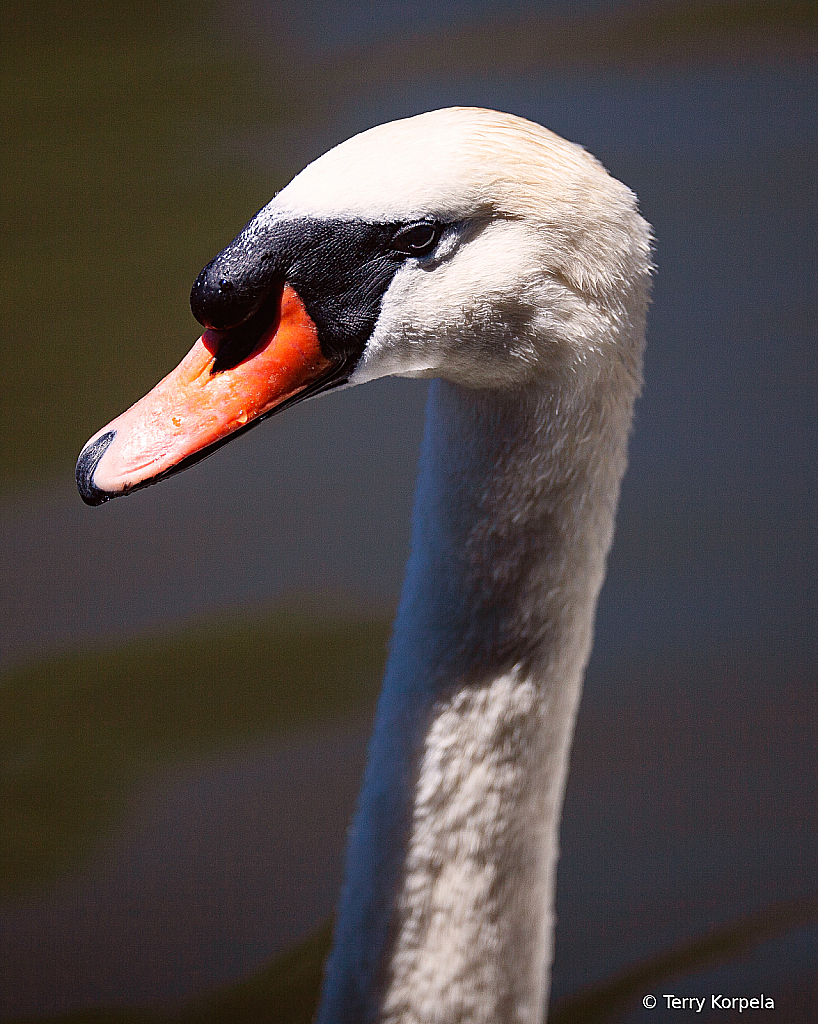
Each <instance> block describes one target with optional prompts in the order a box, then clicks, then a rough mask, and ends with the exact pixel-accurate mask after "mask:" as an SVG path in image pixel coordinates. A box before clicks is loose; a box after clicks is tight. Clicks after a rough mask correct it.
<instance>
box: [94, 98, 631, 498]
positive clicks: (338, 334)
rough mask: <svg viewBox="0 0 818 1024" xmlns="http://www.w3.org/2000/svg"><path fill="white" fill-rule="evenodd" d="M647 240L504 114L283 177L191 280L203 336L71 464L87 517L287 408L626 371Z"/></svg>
mask: <svg viewBox="0 0 818 1024" xmlns="http://www.w3.org/2000/svg"><path fill="white" fill-rule="evenodd" d="M649 273H650V232H649V228H648V226H647V224H646V223H645V222H644V221H643V220H642V218H641V217H640V216H639V214H638V211H637V208H636V201H635V198H634V196H633V194H632V193H631V192H630V191H629V190H628V189H627V188H626V187H625V186H624V185H622V184H621V183H620V182H618V181H616V180H615V179H614V178H612V177H611V176H610V175H608V173H607V172H606V171H605V170H604V168H603V167H602V166H601V165H600V164H599V163H598V161H596V160H595V159H594V158H593V157H592V156H590V155H589V154H588V153H586V152H585V151H584V150H583V149H581V148H580V147H578V146H575V145H573V144H572V143H569V142H566V141H565V140H564V139H561V138H559V137H558V136H556V135H554V134H553V133H551V132H549V131H547V130H546V129H545V128H542V127H540V126H539V125H536V124H533V123H531V122H529V121H526V120H523V119H522V118H518V117H514V116H512V115H509V114H500V113H497V112H495V111H489V110H482V109H477V108H450V109H445V110H438V111H433V112H431V113H427V114H421V115H418V116H416V117H412V118H408V119H405V120H401V121H394V122H391V123H389V124H385V125H381V126H378V127H376V128H372V129H370V130H369V131H366V132H363V133H361V134H360V135H357V136H355V137H354V138H352V139H349V140H348V141H346V142H344V143H342V144H341V145H339V146H337V147H336V148H334V149H332V150H330V151H329V152H328V153H326V154H325V155H324V156H322V157H320V158H319V159H318V160H316V161H315V162H314V163H312V164H310V165H309V166H308V167H306V168H305V169H304V170H303V171H302V172H301V173H300V174H298V175H297V176H296V177H295V178H294V179H293V180H292V181H291V182H290V184H289V185H287V187H286V188H284V189H283V190H282V191H281V192H279V193H278V195H277V196H276V197H275V198H274V199H273V200H272V201H271V202H270V203H269V204H268V205H267V206H265V207H264V208H263V209H262V210H261V211H260V212H259V213H258V214H257V215H256V216H255V217H254V218H253V219H252V220H251V221H250V222H249V223H248V224H247V225H246V226H245V227H244V229H243V230H242V231H241V232H240V233H239V234H238V236H237V237H236V238H235V239H234V240H233V242H231V243H230V245H228V246H227V247H226V248H225V249H224V250H223V251H222V252H221V253H219V254H218V255H217V256H216V257H215V259H213V260H212V261H211V262H210V263H209V264H208V265H207V266H206V267H205V268H204V269H203V270H202V272H201V273H200V274H199V276H198V278H197V279H196V281H195V283H194V285H193V289H192V292H191V308H192V310H193V312H194V314H195V316H196V317H197V319H198V320H199V321H200V322H201V323H202V325H203V326H204V327H205V331H204V333H203V335H202V337H201V338H200V339H199V341H198V342H197V343H196V345H194V347H193V349H192V350H191V351H190V352H189V353H188V355H187V356H186V357H185V359H184V360H183V361H182V363H181V364H180V365H179V367H177V369H176V370H174V371H173V372H172V373H171V374H170V375H169V376H168V377H166V378H165V379H164V380H163V381H161V382H160V383H159V384H158V385H157V386H156V387H155V388H154V389H153V391H151V392H150V393H149V394H148V395H147V396H145V398H143V399H142V400H141V401H140V402H137V403H136V405H134V406H132V407H131V408H130V409H129V410H128V411H127V412H125V413H123V414H122V415H121V416H120V417H118V418H117V419H116V420H114V421H113V422H112V423H110V424H108V426H106V427H104V428H103V429H102V430H101V431H99V432H98V433H97V434H96V435H94V437H92V438H91V439H90V441H89V442H88V443H87V444H86V446H85V447H84V448H83V451H82V453H81V454H80V458H79V461H78V463H77V482H78V485H79V488H80V493H81V495H82V497H83V499H84V500H85V501H86V502H87V503H89V504H100V503H101V502H103V501H107V500H108V499H109V498H112V497H116V496H118V495H120V494H124V493H127V492H128V491H131V490H133V489H135V488H138V487H143V486H146V485H148V484H150V483H154V482H156V481H157V480H159V479H163V478H164V477H166V476H168V475H169V474H171V473H174V472H177V471H178V470H179V469H182V468H185V467H186V466H188V465H190V464H192V463H193V462H196V461H199V460H200V459H201V458H204V457H205V456H206V455H209V454H210V453H211V452H212V451H214V450H215V449H216V448H218V447H220V446H221V445H222V444H224V443H225V442H226V441H228V440H230V439H232V438H233V437H235V436H238V434H239V433H242V432H243V431H244V430H246V429H248V428H249V427H250V426H252V425H254V424H255V423H258V422H260V421H261V420H262V419H264V418H266V417H267V416H269V415H270V414H271V413H273V412H276V411H279V410H280V409H282V408H284V407H286V406H287V405H290V404H292V403H293V402H296V401H301V400H303V399H305V398H307V397H310V396H313V395H315V394H318V393H320V392H322V391H326V390H329V389H330V388H335V387H339V386H349V385H353V384H358V383H363V382H366V381H369V380H374V379H376V378H379V377H383V376H386V375H399V376H407V377H434V376H440V377H445V378H447V379H449V380H451V381H454V382H456V383H459V384H462V385H464V386H467V387H473V388H515V387H525V386H526V385H527V384H528V383H529V382H530V381H531V380H532V379H534V378H537V377H542V376H544V375H545V376H549V375H550V376H552V377H553V378H554V380H555V382H556V381H557V380H558V379H560V378H564V377H570V376H571V375H572V374H576V372H577V370H578V369H579V368H581V367H584V366H587V365H589V364H596V363H599V362H600V361H602V362H604V361H611V360H614V361H617V362H618V363H620V364H621V365H623V366H624V367H625V368H626V370H627V371H628V372H630V373H631V374H632V375H633V376H634V378H638V375H639V363H640V357H641V344H642V337H643V321H644V312H645V305H646V301H647V289H648V277H649Z"/></svg>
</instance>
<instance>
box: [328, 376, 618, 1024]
mask: <svg viewBox="0 0 818 1024" xmlns="http://www.w3.org/2000/svg"><path fill="white" fill-rule="evenodd" d="M609 386H610V381H603V380H602V379H601V378H600V375H599V374H598V373H592V372H591V371H590V370H589V371H588V373H587V375H586V379H585V380H584V381H583V380H580V381H579V382H578V380H577V378H574V379H572V380H571V388H570V389H569V388H567V387H566V389H565V392H564V393H561V392H560V389H559V388H551V389H549V390H546V389H544V388H541V389H539V390H538V389H534V388H532V389H531V390H530V391H528V392H521V391H520V390H519V389H517V390H515V391H514V392H513V393H512V392H510V391H509V392H489V391H474V390H470V389H467V388H464V387H462V386H459V385H456V384H453V383H450V382H446V381H442V380H437V381H434V382H433V383H432V385H431V389H430V395H429V402H428V408H427V421H426V431H425V435H424V441H423V446H422V451H421V460H420V472H419V478H418V488H417V494H416V501H415V510H414V514H413V531H412V538H413V539H412V552H411V556H410V560H409V564H408V567H407V574H406V580H405V583H404V589H403V594H402V598H401V604H400V608H399V613H398V617H397V620H396V625H395V632H394V636H393V640H392V644H391V649H390V656H389V660H388V664H387V670H386V675H385V679H384V686H383V691H382V694H381V698H380V701H379V706H378V713H377V719H376V727H375V733H374V736H373V739H372V742H371V746H370V752H369V759H368V764H367V770H366V775H365V779H364V784H363V789H362V792H361V797H360V802H359V807H358V811H357V814H356V818H355V821H354V823H353V827H352V829H351V833H350V842H349V847H348V853H347V869H346V876H345V885H344V891H343V894H342V899H341V903H340V908H339V918H338V923H337V926H336V936H335V945H334V949H333V953H332V954H331V956H330V959H329V961H328V965H327V970H326V978H325V987H324V994H323V1001H322V1009H321V1012H320V1014H319V1017H318V1020H319V1022H321V1024H330V1022H331V1024H339V1022H346V1021H353V1020H355V1021H370V1022H374V1021H377V1022H379V1024H387V1022H389V1024H398V1022H401V1024H408V1022H415V1021H416V1022H418V1024H420V1022H424V1024H425V1022H433V1021H435V1022H436V1021H440V1022H444V1021H445V1022H446V1024H454V1022H466V1021H468V1022H470V1024H489V1022H492V1024H498V1022H502V1024H535V1022H539V1021H541V1020H542V1019H543V1016H544V1008H545V1006H546V1004H547V998H548V978H549V966H550V962H551V955H552V954H551V948H552V933H553V920H552V907H553V896H554V882H555V874H556V864H557V837H558V828H559V817H560V811H561V806H562V799H563V791H564V785H565V778H566V772H567V765H568V755H569V749H570V742H571V738H572V733H573V727H574V720H575V717H576V709H577V705H578V701H579V695H580V689H581V682H582V675H583V671H584V668H585V664H586V661H587V658H588V653H589V650H590V643H591V634H592V625H593V617H594V609H595V604H596V598H597V594H598V591H599V588H600V586H601V583H602V578H603V573H604V562H605V556H606V554H607V550H608V546H609V544H610V539H611V532H612V527H613V515H614V509H615V505H616V499H617V495H618V488H619V481H620V478H621V475H622V472H623V470H624V465H625V445H626V439H627V431H628V424H629V421H630V411H631V406H632V401H633V396H634V394H635V390H636V388H635V387H633V388H631V390H630V393H629V394H627V393H626V394H625V397H624V399H623V402H622V406H621V408H620V407H616V406H615V405H614V404H612V403H611V402H610V401H600V400H598V393H599V392H600V391H601V389H603V388H604V389H605V390H606V391H607V392H608V394H610V393H611V392H610V387H609ZM622 390H623V389H621V388H620V391H622ZM625 390H626V391H627V389H625ZM614 393H616V389H614Z"/></svg>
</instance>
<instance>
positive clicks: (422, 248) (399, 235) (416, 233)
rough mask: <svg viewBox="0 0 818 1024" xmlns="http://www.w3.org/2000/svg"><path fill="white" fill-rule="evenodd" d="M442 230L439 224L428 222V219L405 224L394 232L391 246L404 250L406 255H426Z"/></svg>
mask: <svg viewBox="0 0 818 1024" xmlns="http://www.w3.org/2000/svg"><path fill="white" fill-rule="evenodd" d="M442 231H443V228H442V226H441V225H440V224H430V223H429V222H428V221H422V222H421V223H420V224H407V225H406V227H403V228H400V229H399V230H398V231H396V232H395V235H394V237H393V239H392V248H393V249H395V250H396V251H397V252H405V253H406V255H407V256H428V255H429V253H430V252H431V251H432V249H434V247H435V246H436V245H437V243H438V239H439V238H440V235H441V233H442Z"/></svg>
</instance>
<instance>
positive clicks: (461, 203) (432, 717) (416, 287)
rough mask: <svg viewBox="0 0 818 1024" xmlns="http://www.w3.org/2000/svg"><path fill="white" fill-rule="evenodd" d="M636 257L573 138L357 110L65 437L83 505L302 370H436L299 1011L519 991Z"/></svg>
mask: <svg viewBox="0 0 818 1024" xmlns="http://www.w3.org/2000/svg"><path fill="white" fill-rule="evenodd" d="M650 272H651V258H650V229H649V227H648V225H647V224H646V223H645V221H644V220H643V219H642V218H641V217H640V216H639V214H638V212H637V207H636V200H635V198H634V196H633V194H632V193H631V192H630V191H629V190H628V189H627V188H626V187H625V186H624V185H622V184H620V183H619V182H618V181H616V180H614V179H613V178H611V177H610V176H609V175H608V174H607V172H606V171H605V170H604V169H603V168H602V166H601V165H600V164H599V163H598V162H597V161H596V160H595V159H594V158H593V157H592V156H590V155H589V154H587V153H586V152H585V151H584V150H582V149H581V148H579V147H578V146H575V145H572V144H571V143H568V142H566V141H564V140H563V139H560V138H559V137H557V136H556V135H553V134H552V133H551V132H549V131H547V130H546V129H544V128H541V127H539V126H538V125H535V124H532V123H530V122H528V121H525V120H522V119H520V118H518V117H513V116H511V115H507V114H500V113H496V112H494V111H488V110H481V109H471V108H452V109H447V110H439V111H434V112H432V113H427V114H421V115H419V116H417V117H412V118H408V119H406V120H402V121H396V122H393V123H390V124H386V125H381V126H380V127H377V128H373V129H371V130H369V131H366V132H364V133H362V134H361V135H357V136H355V137H354V138H352V139H350V140H348V141H347V142H345V143H343V144H342V145H340V146H338V147H336V148H335V149H333V150H331V151H330V152H329V153H327V154H325V155H324V156H323V157H321V158H320V159H318V160H316V161H315V162H314V163H312V164H310V165H309V166H308V167H307V168H306V169H305V170H303V171H302V172H301V173H300V174H299V175H297V176H296V177H295V178H294V179H293V181H292V182H291V183H290V184H289V185H288V186H287V187H286V188H285V189H284V190H283V191H281V192H280V193H279V194H278V195H277V196H276V197H275V198H274V199H273V200H272V202H270V203H269V204H268V205H267V206H265V207H264V209H262V210H261V211H260V213H258V214H257V215H256V216H255V217H254V218H253V219H252V220H251V221H250V222H249V223H248V224H247V225H246V227H245V228H244V229H243V230H242V231H241V232H240V234H239V235H238V236H237V237H236V239H235V240H234V241H233V242H231V243H230V245H228V246H227V248H226V249H224V251H223V252H221V253H220V254H219V255H218V256H216V258H215V259H214V260H213V261H212V262H211V263H210V264H209V265H208V266H207V267H205V269H204V270H203V271H202V272H201V274H200V275H199V277H198V278H197V279H196V282H195V284H194V285H193V291H192V294H191V306H192V309H193V312H194V313H195V315H196V317H197V318H198V319H199V320H200V322H201V323H202V324H203V325H204V326H205V328H206V330H205V332H204V334H203V335H202V337H201V338H200V339H199V341H197V342H196V344H195V345H194V346H193V348H192V350H191V351H190V352H189V354H188V355H187V356H186V357H185V358H184V359H183V361H182V362H181V364H180V365H179V366H178V367H177V369H176V370H174V371H173V372H172V373H171V374H170V375H169V376H168V377H166V378H165V379H164V380H163V381H161V382H160V383H159V384H158V385H157V386H156V387H155V388H154V390H153V391H151V392H150V394H148V395H147V396H146V397H145V398H143V399H142V400H141V401H139V402H137V403H136V405H134V406H133V407H132V408H131V409H129V410H128V411H127V412H125V413H123V414H122V415H121V416H120V417H119V418H117V419H115V420H114V421H113V422H112V423H110V424H109V425H108V426H106V427H104V428H103V429H102V430H101V431H100V432H99V433H98V434H96V435H95V436H94V437H92V438H91V440H90V441H89V442H88V444H87V445H86V446H85V448H84V449H83V451H82V453H81V455H80V458H79V461H78V463H77V481H78V484H79V488H80V492H81V494H82V497H83V499H84V500H85V501H86V502H87V503H88V504H91V505H95V504H99V503H101V502H103V501H107V500H108V499H109V498H113V497H116V496H117V495H120V494H125V493H127V492H129V491H131V490H134V489H135V488H137V487H143V486H145V485H147V484H149V483H154V482H156V481H157V480H160V479H162V478H163V477H165V476H167V475H169V474H170V473H173V472H176V471H177V470H179V469H181V468H183V467H185V466H188V465H190V464H191V463H193V462H195V461H198V460H199V459H201V458H203V457H204V456H205V455H207V454H210V453H211V452H212V451H214V450H215V449H216V448H218V447H219V446H220V445H221V444H222V443H224V442H225V441H226V440H229V439H231V438H233V437H236V436H238V434H240V433H241V432H242V431H243V430H246V429H247V428H249V427H250V426H252V425H253V424H255V423H258V422H259V420H260V419H262V418H264V417H266V416H268V415H270V414H271V413H272V412H274V411H278V410H280V409H282V408H283V407H284V406H286V405H289V404H291V403H293V402H297V401H301V400H302V399H304V398H307V397H310V396H312V395H316V394H318V393H320V392H322V391H326V390H328V389H330V388H336V387H344V386H349V385H353V384H360V383H363V382H365V381H369V380H374V379H376V378H378V377H382V376H384V375H386V374H397V375H399V376H405V377H421V378H426V377H433V378H435V380H434V381H433V382H432V384H431V386H430V392H429V399H428V408H427V420H426V428H425V435H424V439H423V445H422V450H421V457H420V471H419V480H418V485H417V494H416V499H415V508H414V514H413V519H412V551H411V556H410V559H409V564H408V567H407V571H406V580H405V583H404V587H403V593H402V597H401V602H400V608H399V611H398V616H397V620H396V625H395V630H394V636H393V639H392V643H391V648H390V653H389V659H388V664H387V668H386V675H385V680H384V684H383V690H382V694H381V697H380V702H379V705H378V711H377V719H376V726H375V731H374V735H373V738H372V740H371V744H370V750H369V758H368V766H367V769H366V773H365V778H364V783H363V788H362V791H361V795H360V798H359V804H358V808H357V812H356V815H355V819H354V822H353V825H352V828H351V830H350V836H349V844H348V850H347V858H346V873H345V882H344V886H343V892H342V896H341V900H340V906H339V911H338V918H337V924H336V929H335V938H334V945H333V950H332V953H331V954H330V957H329V959H328V961H327V966H326V972H325V979H324V987H323V992H322V997H321V1008H320V1011H319V1015H318V1020H319V1021H320V1022H321V1024H338V1022H374V1021H378V1022H382V1024H383V1022H394V1024H396V1022H398V1021H400V1022H402V1024H432V1022H440V1024H444V1022H445V1024H456V1022H467V1021H468V1022H470V1024H481V1022H486V1024H488V1022H492V1024H498V1022H503V1024H511V1022H514V1024H523V1022H526V1024H530V1022H534V1021H540V1020H542V1018H543V1015H544V1013H545V1007H546V1004H547V996H548V986H549V977H550V964H551V958H552V934H553V909H552V907H553V895H554V883H555V872H556V863H557V856H558V827H559V817H560V811H561V805H562V799H563V790H564V783H565V777H566V772H567V765H568V756H569V747H570V742H571V736H572V731H573V726H574V719H575V714H576V709H577V703H578V700H579V694H580V687H581V682H582V676H583V673H584V669H585V664H586V661H587V659H588V654H589V650H590V645H591V634H592V626H593V618H594V611H595V606H596V599H597V595H598V592H599V588H600V586H601V584H602V578H603V574H604V567H605V559H606V555H607V552H608V548H609V545H610V542H611V535H612V531H613V521H614V512H615V506H616V503H617V499H618V494H619V485H620V480H621V478H622V474H623V472H624V469H625V461H626V446H627V437H628V433H629V429H630V423H631V416H632V409H633V402H634V399H635V397H636V395H637V393H638V391H639V388H640V382H641V363H642V349H643V344H644V323H645V310H646V304H647V297H648V291H649V278H650ZM373 443H377V441H376V440H375V439H373Z"/></svg>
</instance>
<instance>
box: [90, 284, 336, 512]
mask: <svg viewBox="0 0 818 1024" xmlns="http://www.w3.org/2000/svg"><path fill="white" fill-rule="evenodd" d="M230 334H231V332H229V331H215V330H207V331H205V333H204V334H203V335H202V336H201V338H199V340H198V341H197V342H196V344H195V345H194V346H193V348H192V349H191V350H190V351H189V352H188V354H187V355H186V356H185V358H184V359H183V360H182V361H181V363H180V364H179V365H178V366H177V367H176V369H175V370H173V371H172V372H171V373H169V374H168V376H167V377H165V378H164V380H162V381H160V382H159V383H158V384H157V385H156V387H155V388H154V389H153V390H152V391H151V392H149V393H148V394H147V395H145V397H144V398H142V399H140V401H138V402H137V403H136V404H135V405H132V406H131V408H130V409H128V410H127V412H124V413H122V415H121V416H118V417H117V418H116V419H115V420H113V421H112V422H111V423H109V424H108V425H107V426H106V427H103V429H102V430H100V431H99V432H98V433H97V434H95V435H94V437H92V438H91V440H90V441H89V442H88V443H87V444H86V445H85V447H84V448H83V450H82V453H81V454H80V458H79V461H78V463H77V482H78V484H79V487H80V493H81V495H82V498H83V500H84V501H85V502H86V503H87V504H89V505H99V504H101V503H102V502H103V501H107V500H108V499H109V498H113V497H116V496H118V495H121V494H125V493H127V492H128V491H131V490H133V489H134V488H136V487H141V486H145V485H146V484H148V483H153V482H154V481H155V480H157V479H158V478H160V477H164V476H167V475H169V474H170V473H171V472H173V471H175V470H176V469H181V468H183V466H187V465H190V464H191V463H192V462H194V461H199V459H200V458H203V457H204V456H205V455H208V454H210V453H211V451H214V450H215V449H216V448H217V447H220V446H221V444H223V443H224V442H225V441H226V440H228V439H229V438H230V437H231V436H233V435H235V434H236V433H237V432H238V431H241V430H243V429H246V428H247V427H248V426H249V425H250V424H252V423H253V422H256V421H258V420H259V419H260V418H261V417H264V416H266V415H268V414H269V413H271V412H272V411H273V410H275V409H276V408H278V407H280V406H281V405H283V404H284V403H288V402H289V401H290V400H294V399H297V398H298V396H299V395H301V396H303V397H306V394H304V392H308V393H312V392H313V391H314V390H316V389H317V388H318V386H320V384H321V382H326V384H325V386H331V385H332V382H334V381H335V377H336V375H337V372H338V371H339V370H340V369H341V368H342V364H341V363H340V362H337V361H336V362H333V361H332V360H330V359H327V358H326V356H324V355H323V354H322V352H321V348H320V345H319V341H318V331H317V329H316V326H315V324H314V323H313V321H312V319H311V317H310V316H309V314H308V313H307V311H306V309H305V308H304V304H303V302H302V301H301V299H300V298H299V296H298V295H297V294H296V292H295V291H294V290H293V289H292V288H291V287H290V286H289V285H287V284H285V285H284V288H283V291H282V293H281V298H280V302H279V306H278V315H277V316H276V317H275V320H274V322H273V323H272V324H271V325H270V326H269V328H267V329H266V330H265V332H264V333H263V334H262V335H261V337H260V338H259V340H258V341H257V343H256V344H255V347H254V348H253V350H252V351H251V352H250V353H249V355H247V356H246V357H245V358H243V359H241V361H240V362H238V363H236V364H235V365H228V366H227V367H226V368H224V369H221V368H220V355H219V353H220V351H222V350H223V349H224V346H225V345H226V344H227V342H228V341H229V339H230ZM223 361H224V360H222V362H223ZM337 383H342V381H340V380H338V381H337Z"/></svg>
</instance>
